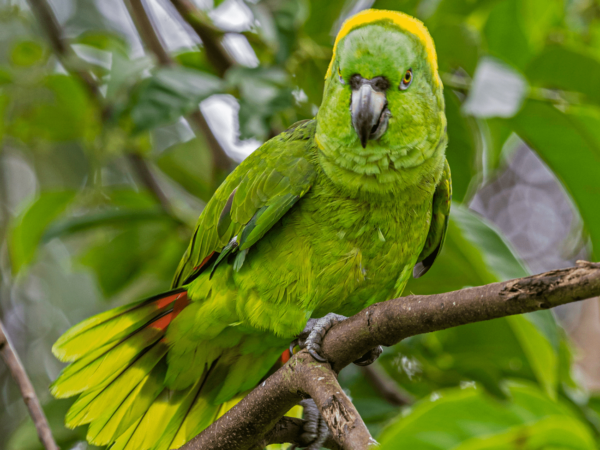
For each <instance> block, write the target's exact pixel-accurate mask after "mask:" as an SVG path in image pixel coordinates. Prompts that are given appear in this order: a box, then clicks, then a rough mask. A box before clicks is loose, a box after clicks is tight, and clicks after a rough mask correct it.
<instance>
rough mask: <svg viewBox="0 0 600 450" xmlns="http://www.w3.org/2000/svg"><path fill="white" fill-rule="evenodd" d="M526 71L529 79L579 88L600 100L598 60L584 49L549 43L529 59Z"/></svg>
mask: <svg viewBox="0 0 600 450" xmlns="http://www.w3.org/2000/svg"><path fill="white" fill-rule="evenodd" d="M559 67H567V68H568V70H558V69H557V68H559ZM525 74H526V75H527V78H528V79H529V81H530V82H531V83H534V84H539V85H542V86H544V87H549V88H558V89H564V90H567V91H575V92H580V93H582V94H584V95H585V96H587V97H588V98H589V99H590V100H592V101H594V102H597V103H600V60H598V59H596V58H594V57H592V56H590V55H588V54H585V53H583V52H577V51H574V50H571V49H568V48H565V47H559V46H551V47H548V48H546V49H545V50H544V51H543V52H542V53H541V54H540V55H539V56H537V57H536V58H535V59H533V61H531V62H530V63H529V65H528V67H527V70H526V72H525Z"/></svg>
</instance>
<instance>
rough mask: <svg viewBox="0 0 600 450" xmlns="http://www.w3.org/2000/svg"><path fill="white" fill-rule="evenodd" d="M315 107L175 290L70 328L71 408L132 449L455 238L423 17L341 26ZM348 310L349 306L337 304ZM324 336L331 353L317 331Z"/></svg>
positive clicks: (99, 436) (219, 403)
mask: <svg viewBox="0 0 600 450" xmlns="http://www.w3.org/2000/svg"><path fill="white" fill-rule="evenodd" d="M325 80H326V81H325V90H324V96H323V103H322V105H321V107H320V109H319V112H318V114H317V116H316V118H315V119H313V120H306V121H302V122H298V123H296V124H294V125H293V126H291V127H290V128H289V129H288V130H286V131H285V132H283V133H282V134H280V135H278V136H276V137H274V138H273V139H271V140H269V141H268V142H266V143H265V144H264V145H262V146H261V147H260V148H259V149H258V150H256V151H255V152H254V153H252V154H251V155H250V156H248V158H247V159H246V160H245V161H244V162H243V163H241V164H240V165H239V166H238V167H237V168H236V169H235V170H234V171H233V172H232V173H231V174H230V175H229V176H228V177H227V179H226V180H225V181H224V182H223V184H222V185H221V186H220V187H219V189H218V190H217V191H216V193H215V195H214V197H213V198H212V199H211V200H210V202H209V203H208V204H207V205H206V208H205V209H204V211H203V212H202V214H201V215H200V218H199V219H198V223H197V227H196V230H195V232H194V234H193V237H192V239H191V242H190V245H189V247H188V248H187V250H186V252H185V254H184V256H183V258H182V260H181V263H180V264H179V267H178V269H177V272H176V274H175V277H174V280H173V286H172V290H170V291H168V292H165V293H162V294H159V295H156V296H154V297H152V298H149V299H146V300H143V301H141V302H138V303H134V304H131V305H127V306H122V307H119V308H115V309H112V310H110V311H107V312H104V313H102V314H99V315H97V316H94V317H92V318H90V319H87V320H85V321H83V322H82V323H80V324H78V325H76V326H74V327H73V328H71V329H70V330H68V331H67V332H66V333H65V334H64V335H63V336H62V337H61V338H60V339H59V340H58V341H57V342H56V344H55V345H54V347H53V352H54V354H55V355H56V357H57V358H59V359H60V360H61V361H65V362H69V363H70V365H69V366H67V367H66V368H65V369H64V370H63V371H62V372H61V374H60V376H59V378H58V379H57V380H56V381H55V382H54V383H53V384H52V386H51V392H52V394H53V395H54V396H56V397H59V398H64V397H71V396H75V395H78V396H79V397H78V399H77V400H76V401H75V403H73V405H72V406H71V408H70V410H69V412H68V414H67V417H66V424H67V426H69V427H75V426H79V425H83V424H89V429H88V433H87V439H88V441H89V442H90V443H92V444H94V445H111V444H112V447H111V448H112V449H113V450H118V449H135V450H147V449H171V448H178V447H180V446H182V445H183V444H185V443H186V442H187V441H189V440H190V439H192V438H193V437H194V436H196V435H197V434H198V433H200V432H201V431H202V430H203V429H205V428H206V427H207V426H208V425H210V424H211V423H212V422H214V421H215V420H216V419H217V418H218V417H219V416H220V415H221V414H223V412H224V411H225V410H226V409H227V408H228V407H230V405H231V403H232V402H233V401H235V399H237V398H240V396H242V395H244V393H246V392H248V391H249V390H250V389H252V388H253V387H255V386H256V385H257V384H258V383H259V382H260V380H261V379H262V378H263V377H265V375H266V374H267V373H268V372H269V370H270V369H271V368H272V367H273V366H274V365H275V364H276V363H277V361H278V360H279V359H280V358H281V356H282V354H283V353H285V352H286V351H287V348H288V346H289V345H290V342H292V341H293V340H294V339H295V338H296V337H297V336H298V335H299V334H300V333H301V332H302V331H303V330H304V328H305V326H306V324H307V322H308V321H309V319H311V318H322V317H324V316H327V315H328V314H329V313H336V314H342V315H345V316H348V315H353V314H356V313H357V312H359V311H360V310H362V309H363V308H365V307H367V306H369V305H371V304H373V303H375V302H381V301H384V300H386V299H389V298H393V297H397V296H400V295H401V293H402V291H403V289H404V286H405V285H406V283H407V281H408V280H409V278H410V276H411V275H413V276H415V277H418V276H421V275H423V274H424V273H425V272H426V271H427V270H428V269H429V268H430V267H431V265H432V264H433V262H434V260H435V258H436V256H437V254H438V253H439V251H440V248H441V246H442V244H443V241H444V235H445V231H446V226H447V223H448V216H449V212H450V200H451V179H450V169H449V167H448V163H447V162H446V159H445V149H446V144H447V133H446V117H445V114H444V97H443V86H442V82H441V80H440V77H439V75H438V68H437V57H436V53H435V48H434V44H433V41H432V39H431V37H430V35H429V33H428V31H427V30H426V28H425V27H424V25H423V24H422V23H421V22H419V21H418V20H416V19H414V18H412V17H410V16H407V15H405V14H402V13H398V12H392V11H379V10H367V11H363V12H361V13H359V14H357V15H355V16H354V17H352V18H350V19H349V20H347V21H346V22H345V23H344V25H343V27H342V29H341V30H340V32H339V34H338V36H337V38H336V41H335V46H334V49H333V57H332V59H331V63H330V66H329V69H328V71H327V75H326V78H325ZM336 317H337V316H336ZM313 344H314V345H313V348H312V350H313V351H315V350H316V353H315V354H317V355H318V343H313Z"/></svg>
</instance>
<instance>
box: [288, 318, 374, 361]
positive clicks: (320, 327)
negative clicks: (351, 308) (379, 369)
mask: <svg viewBox="0 0 600 450" xmlns="http://www.w3.org/2000/svg"><path fill="white" fill-rule="evenodd" d="M346 319H347V317H345V316H342V315H340V314H334V313H329V314H327V315H326V316H324V317H321V318H320V319H309V321H308V322H307V323H306V326H305V327H304V330H303V331H302V333H300V336H299V337H298V339H296V340H294V341H293V342H292V344H291V345H290V354H292V355H293V354H294V352H293V348H294V346H296V345H299V346H300V348H305V349H307V350H308V353H310V355H311V356H312V357H313V358H315V359H316V360H317V361H319V362H327V359H325V358H324V357H323V356H321V344H322V343H323V338H324V337H325V334H327V332H328V331H329V330H330V329H331V327H333V326H334V325H335V324H337V323H339V322H342V321H343V320H346ZM382 352H383V348H382V347H381V346H380V345H378V346H377V347H375V348H374V349H372V350H370V351H368V352H367V353H365V354H364V355H363V356H362V357H361V358H359V359H357V360H356V361H354V364H356V365H358V366H368V365H369V364H373V363H374V362H375V361H376V360H377V358H379V356H381V353H382Z"/></svg>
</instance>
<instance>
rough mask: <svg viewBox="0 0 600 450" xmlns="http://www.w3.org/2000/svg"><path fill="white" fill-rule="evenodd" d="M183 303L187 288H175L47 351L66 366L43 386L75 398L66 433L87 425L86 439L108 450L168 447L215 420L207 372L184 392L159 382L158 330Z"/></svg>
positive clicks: (94, 320) (89, 323)
mask: <svg viewBox="0 0 600 450" xmlns="http://www.w3.org/2000/svg"><path fill="white" fill-rule="evenodd" d="M188 304H189V299H188V297H187V292H186V290H185V289H182V288H179V289H174V290H171V291H169V292H165V293H163V294H160V295H157V296H154V297H151V298H149V299H146V300H143V301H141V302H138V303H134V304H131V305H126V306H122V307H119V308H115V309H113V310H110V311H107V312H104V313H101V314H98V315H97V316H94V317H91V318H89V319H87V320H85V321H83V322H81V323H80V324H78V325H76V326H74V327H73V328H71V329H70V330H68V331H67V332H66V333H65V334H64V335H63V336H61V338H60V339H59V340H58V341H57V342H56V344H54V346H53V348H52V351H53V353H54V355H55V356H56V357H57V358H58V359H60V360H61V361H64V362H70V363H71V364H70V365H69V366H67V367H66V368H65V369H64V370H63V371H62V372H61V374H60V376H59V378H58V379H57V380H56V381H55V382H54V383H53V384H52V386H51V388H50V389H51V392H52V395H54V396H55V397H57V398H65V397H72V396H74V395H79V398H78V399H77V400H76V401H75V403H73V405H72V406H71V408H70V409H69V412H68V413H67V417H66V425H67V426H68V427H69V428H74V427H76V426H79V425H84V424H90V426H89V429H88V433H87V440H88V441H89V442H90V443H92V444H94V445H99V446H100V445H109V444H111V443H114V444H113V446H112V447H111V450H121V449H122V450H125V449H136V450H144V449H161V450H168V449H170V448H178V447H180V446H181V445H183V444H184V443H185V442H187V441H188V440H190V439H191V438H192V437H194V436H195V435H197V434H198V433H199V432H200V431H202V430H203V429H204V428H206V427H207V426H208V425H210V424H211V423H212V422H213V421H214V420H216V418H217V417H218V416H219V413H220V412H221V413H222V410H223V409H224V408H227V407H228V405H227V404H221V405H215V404H214V403H213V402H210V401H209V399H205V398H204V397H205V390H204V389H202V388H203V386H205V384H206V385H208V384H211V380H210V378H213V377H211V376H210V375H211V372H212V369H213V367H210V368H209V369H208V370H206V371H205V373H204V375H203V376H199V379H198V380H197V381H196V382H195V383H193V384H192V385H191V386H189V387H187V388H186V389H182V390H172V389H169V388H167V387H165V383H164V381H165V375H166V371H167V361H166V354H167V351H168V349H169V347H168V345H167V343H166V342H165V339H164V336H165V330H166V328H167V326H168V325H169V323H170V322H171V321H172V320H173V319H174V318H175V317H176V316H177V314H179V312H181V310H182V309H183V308H184V307H185V306H186V305H188ZM213 366H214V365H213ZM207 381H208V382H207ZM201 391H202V392H201ZM229 407H230V406H229Z"/></svg>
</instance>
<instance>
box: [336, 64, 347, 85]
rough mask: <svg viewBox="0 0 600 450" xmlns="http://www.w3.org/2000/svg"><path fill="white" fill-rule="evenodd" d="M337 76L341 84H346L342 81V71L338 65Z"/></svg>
mask: <svg viewBox="0 0 600 450" xmlns="http://www.w3.org/2000/svg"><path fill="white" fill-rule="evenodd" d="M338 77H339V78H340V83H342V84H346V82H345V81H344V79H343V78H342V73H341V72H340V68H339V67H338Z"/></svg>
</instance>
